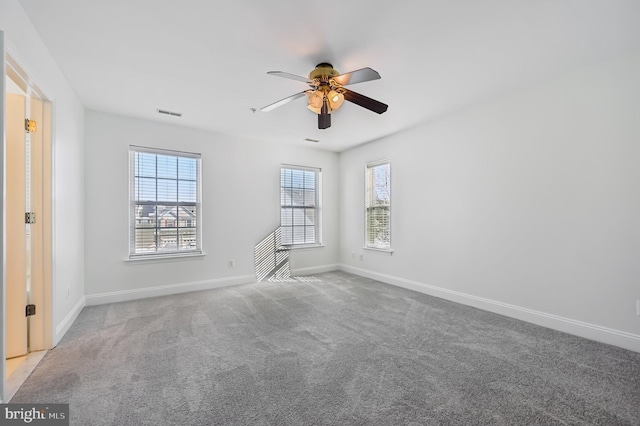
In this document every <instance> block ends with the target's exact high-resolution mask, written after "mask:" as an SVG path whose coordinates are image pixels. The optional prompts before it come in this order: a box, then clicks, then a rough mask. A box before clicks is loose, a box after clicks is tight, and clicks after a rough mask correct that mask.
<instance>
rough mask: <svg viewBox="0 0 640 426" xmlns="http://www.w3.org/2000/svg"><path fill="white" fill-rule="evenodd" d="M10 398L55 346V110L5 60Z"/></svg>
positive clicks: (7, 384) (6, 396) (7, 392)
mask: <svg viewBox="0 0 640 426" xmlns="http://www.w3.org/2000/svg"><path fill="white" fill-rule="evenodd" d="M5 59H6V62H5V70H6V73H5V91H6V93H5V116H4V126H3V127H4V133H5V138H4V141H5V146H4V152H5V162H4V182H5V185H4V200H5V203H4V209H3V214H4V222H5V233H4V247H5V249H4V253H3V255H4V265H5V274H4V275H5V281H4V283H3V284H4V288H5V299H4V312H5V319H6V321H5V328H4V352H5V357H4V358H5V359H4V360H3V362H4V363H5V364H4V369H3V371H4V377H3V384H4V392H3V400H5V401H8V400H9V399H10V398H11V397H12V396H13V394H14V393H15V391H16V390H17V388H18V387H19V386H20V385H21V384H22V381H24V379H25V378H26V376H28V374H29V372H27V371H25V367H27V368H29V367H30V368H33V367H35V365H34V363H33V359H34V358H35V359H39V358H41V356H42V353H41V354H36V353H37V352H39V351H43V350H45V349H49V348H50V347H51V336H52V329H51V258H52V257H51V247H52V244H51V238H52V220H51V200H52V197H51V188H52V186H51V178H52V173H51V158H52V157H51V103H50V102H49V101H48V100H47V99H46V97H45V96H44V95H43V93H42V91H41V90H40V89H39V88H38V87H37V85H36V84H35V83H34V82H33V81H32V80H31V79H30V78H29V76H28V75H27V74H26V73H25V72H24V70H23V69H22V68H21V67H20V66H19V65H18V64H17V62H16V61H15V60H13V58H12V57H11V56H10V55H8V54H7V55H5ZM31 354H35V356H31Z"/></svg>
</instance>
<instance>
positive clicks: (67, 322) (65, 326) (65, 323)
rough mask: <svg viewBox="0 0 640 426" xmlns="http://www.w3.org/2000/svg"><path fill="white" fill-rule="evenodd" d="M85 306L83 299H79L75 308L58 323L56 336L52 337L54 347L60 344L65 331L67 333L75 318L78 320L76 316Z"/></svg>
mask: <svg viewBox="0 0 640 426" xmlns="http://www.w3.org/2000/svg"><path fill="white" fill-rule="evenodd" d="M85 306H87V302H86V300H85V297H84V296H83V297H81V298H80V300H78V303H76V304H75V306H74V307H73V308H71V311H69V313H68V314H67V316H66V317H64V319H63V320H62V321H60V324H58V326H57V327H56V330H55V333H56V334H55V336H53V346H56V345H57V344H58V343H59V342H60V340H61V339H62V337H63V336H64V335H65V334H66V333H67V331H69V328H71V325H72V324H73V322H74V321H75V320H76V318H78V315H80V312H82V309H84V307H85Z"/></svg>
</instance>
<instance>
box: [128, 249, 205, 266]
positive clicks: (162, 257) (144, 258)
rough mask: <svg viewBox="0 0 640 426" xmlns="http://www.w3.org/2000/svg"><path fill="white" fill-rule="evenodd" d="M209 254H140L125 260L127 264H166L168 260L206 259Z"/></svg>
mask: <svg viewBox="0 0 640 426" xmlns="http://www.w3.org/2000/svg"><path fill="white" fill-rule="evenodd" d="M206 255H207V254H206V253H204V252H200V251H199V252H197V253H176V254H153V255H151V254H150V255H142V254H138V255H135V256H132V257H127V258H125V259H124V261H125V262H133V263H135V262H144V263H149V262H153V261H154V260H155V261H156V262H161V263H164V262H165V261H167V260H188V259H193V258H194V257H196V258H197V257H205V256H206Z"/></svg>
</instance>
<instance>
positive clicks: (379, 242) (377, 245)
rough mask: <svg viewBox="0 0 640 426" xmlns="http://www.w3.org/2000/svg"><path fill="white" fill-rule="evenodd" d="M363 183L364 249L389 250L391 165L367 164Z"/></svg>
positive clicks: (380, 163)
mask: <svg viewBox="0 0 640 426" xmlns="http://www.w3.org/2000/svg"><path fill="white" fill-rule="evenodd" d="M365 182H366V183H365V216H366V218H365V224H366V225H365V226H366V229H365V247H366V248H372V249H380V250H390V249H391V220H390V213H391V212H390V208H391V164H390V163H389V162H378V163H372V164H367V167H366V173H365Z"/></svg>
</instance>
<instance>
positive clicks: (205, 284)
mask: <svg viewBox="0 0 640 426" xmlns="http://www.w3.org/2000/svg"><path fill="white" fill-rule="evenodd" d="M254 282H256V277H255V275H240V276H237V277H228V278H217V279H212V280H205V281H193V282H188V283H177V284H168V285H161V286H155V287H146V288H139V289H133V290H120V291H113V292H108V293H98V294H88V295H86V296H85V298H86V300H87V306H94V305H103V304H106V303H117V302H127V301H130V300H138V299H146V298H149V297H157V296H168V295H171V294H179V293H188V292H191V291H200V290H211V289H214V288H221V287H229V286H234V285H240V284H250V283H254Z"/></svg>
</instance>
